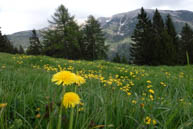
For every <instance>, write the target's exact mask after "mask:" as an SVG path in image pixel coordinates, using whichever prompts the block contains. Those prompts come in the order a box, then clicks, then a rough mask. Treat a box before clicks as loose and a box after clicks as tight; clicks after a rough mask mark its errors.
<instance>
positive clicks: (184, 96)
mask: <svg viewBox="0 0 193 129" xmlns="http://www.w3.org/2000/svg"><path fill="white" fill-rule="evenodd" d="M62 70H68V71H71V72H73V73H76V74H78V75H80V76H82V77H84V78H85V79H86V83H84V84H82V85H80V86H77V85H71V86H67V87H66V92H68V91H75V89H76V92H77V94H79V96H80V98H81V102H82V103H81V104H80V105H78V106H76V107H75V112H74V121H73V126H74V127H73V129H99V128H100V129H102V128H105V129H192V128H193V66H191V65H190V66H175V67H174V66H173V67H171V66H159V67H150V66H133V65H123V64H116V63H110V62H106V61H93V62H88V61H72V60H65V59H56V58H50V57H46V56H26V55H10V54H5V53H0V129H56V127H57V123H58V114H59V105H60V102H61V98H60V97H61V96H60V93H61V90H62V86H57V85H56V84H55V83H53V82H51V79H52V76H53V75H54V74H55V73H56V72H58V71H62ZM75 87H77V88H75ZM69 116H70V111H69V109H65V108H64V109H63V113H62V126H61V129H68V123H69Z"/></svg>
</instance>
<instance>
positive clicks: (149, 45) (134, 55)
mask: <svg viewBox="0 0 193 129" xmlns="http://www.w3.org/2000/svg"><path fill="white" fill-rule="evenodd" d="M137 19H138V23H137V24H136V27H135V30H134V33H133V35H132V40H133V41H134V42H133V43H132V44H131V49H130V52H131V59H130V60H132V63H134V64H137V65H153V64H152V62H153V57H152V55H153V54H154V53H153V51H152V50H153V49H154V42H153V40H152V35H153V34H152V33H153V30H152V29H153V27H152V23H151V20H150V19H149V18H148V17H147V14H146V12H145V10H144V9H143V8H141V12H140V14H138V17H137Z"/></svg>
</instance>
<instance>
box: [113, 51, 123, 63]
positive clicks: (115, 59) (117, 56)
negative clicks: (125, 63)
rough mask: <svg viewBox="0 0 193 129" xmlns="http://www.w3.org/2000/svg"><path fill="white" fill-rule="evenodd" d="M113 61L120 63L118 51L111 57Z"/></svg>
mask: <svg viewBox="0 0 193 129" xmlns="http://www.w3.org/2000/svg"><path fill="white" fill-rule="evenodd" d="M113 62H116V63H121V58H120V56H119V54H118V53H116V55H115V57H114V58H113Z"/></svg>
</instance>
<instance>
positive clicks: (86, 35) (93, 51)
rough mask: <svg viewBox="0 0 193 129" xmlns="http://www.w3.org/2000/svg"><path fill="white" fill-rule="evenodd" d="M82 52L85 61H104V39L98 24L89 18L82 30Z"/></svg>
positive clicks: (92, 18) (105, 49) (91, 17)
mask: <svg viewBox="0 0 193 129" xmlns="http://www.w3.org/2000/svg"><path fill="white" fill-rule="evenodd" d="M82 33H83V44H82V45H81V46H82V50H83V54H84V58H85V59H87V60H96V59H105V58H106V57H107V55H106V52H107V50H108V46H106V45H105V38H104V34H103V32H102V29H101V27H100V24H99V22H98V21H97V20H96V19H95V18H94V17H93V16H89V17H88V20H87V21H86V24H85V26H84V27H83V30H82Z"/></svg>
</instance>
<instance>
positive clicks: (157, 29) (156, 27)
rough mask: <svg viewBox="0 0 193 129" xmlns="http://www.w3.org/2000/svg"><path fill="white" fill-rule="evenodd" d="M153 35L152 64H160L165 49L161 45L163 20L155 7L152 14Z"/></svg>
mask: <svg viewBox="0 0 193 129" xmlns="http://www.w3.org/2000/svg"><path fill="white" fill-rule="evenodd" d="M153 32H154V33H153V36H152V40H154V48H153V52H152V53H153V54H152V58H153V62H152V64H153V65H161V64H162V60H164V58H163V56H162V55H163V53H164V51H165V48H164V47H163V44H164V43H163V42H162V41H163V38H164V37H163V36H164V35H163V34H165V32H164V22H163V19H162V17H161V15H160V13H159V11H158V10H157V9H156V11H155V13H154V16H153Z"/></svg>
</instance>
